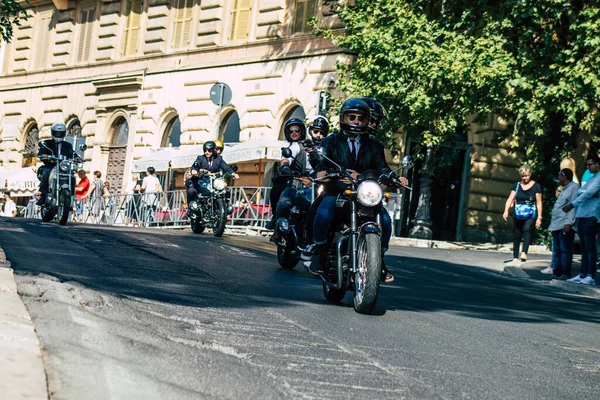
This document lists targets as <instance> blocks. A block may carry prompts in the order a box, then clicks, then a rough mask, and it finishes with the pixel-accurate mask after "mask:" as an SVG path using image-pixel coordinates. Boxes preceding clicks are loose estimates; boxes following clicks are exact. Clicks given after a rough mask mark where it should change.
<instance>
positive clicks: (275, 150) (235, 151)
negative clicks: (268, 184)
mask: <svg viewBox="0 0 600 400" xmlns="http://www.w3.org/2000/svg"><path fill="white" fill-rule="evenodd" d="M287 146H288V143H287V142H285V141H280V140H249V141H247V142H244V143H240V144H237V145H234V146H231V147H225V150H224V151H223V159H224V160H225V162H227V164H236V163H242V162H247V161H255V160H267V161H278V160H280V159H281V148H282V147H287ZM201 154H203V151H202V146H201V145H199V146H185V147H177V148H170V147H169V148H162V149H158V150H154V151H153V152H152V153H150V154H149V155H147V156H145V157H142V158H140V159H139V160H137V161H134V162H133V172H142V171H146V169H147V168H148V167H154V169H155V170H156V171H159V172H161V171H167V170H168V169H169V163H170V164H171V168H173V169H179V168H189V167H191V166H192V164H193V163H194V161H196V157H198V156H199V155H201Z"/></svg>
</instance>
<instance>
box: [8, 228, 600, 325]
mask: <svg viewBox="0 0 600 400" xmlns="http://www.w3.org/2000/svg"><path fill="white" fill-rule="evenodd" d="M19 228H23V229H19ZM0 243H1V245H2V247H3V248H4V250H5V252H6V254H7V257H8V259H9V260H10V261H11V262H12V266H13V268H14V269H15V271H16V272H17V273H20V274H23V273H25V274H46V275H50V276H52V277H55V278H57V279H59V280H61V281H72V282H75V283H78V284H80V285H83V286H85V287H88V288H92V289H95V290H98V291H101V292H104V293H106V294H110V295H116V296H132V297H137V298H141V299H146V300H151V301H159V302H165V303H170V304H173V305H183V306H188V307H210V308H240V309H243V308H249V307H282V306H284V307H295V306H298V305H300V304H302V303H309V304H323V305H325V304H328V303H327V302H326V300H325V299H324V298H323V294H322V289H321V282H320V280H319V279H315V278H313V277H312V276H310V275H309V274H308V273H306V272H304V270H303V268H302V264H301V263H299V265H298V266H297V267H296V269H295V270H293V271H287V270H283V269H282V268H280V267H279V266H278V264H277V260H276V258H275V256H274V255H273V254H272V253H271V251H268V249H269V247H268V246H269V245H268V244H265V243H264V242H263V243H259V242H257V241H256V240H253V239H249V238H236V237H231V236H230V237H225V238H222V239H218V238H213V237H211V236H208V235H193V234H191V233H190V232H187V231H186V232H181V231H179V232H165V231H160V232H158V231H144V230H126V229H119V228H111V227H89V226H87V225H73V226H68V227H66V228H65V227H58V226H56V225H51V224H41V223H39V222H37V221H27V220H25V221H23V220H20V221H13V220H8V221H7V220H6V219H3V220H0ZM265 245H266V247H265ZM440 257H443V252H440ZM386 259H387V262H388V265H389V267H390V269H391V270H392V272H393V273H394V275H395V276H396V280H395V281H394V282H393V283H391V284H386V285H382V288H381V292H380V296H379V301H378V308H377V310H376V313H375V315H379V316H382V315H390V313H389V312H388V313H386V311H408V312H439V311H441V312H449V313H454V314H459V315H464V316H469V317H472V318H480V319H487V320H501V321H512V322H520V323H547V322H557V321H565V322H566V321H568V320H578V321H588V322H595V323H598V322H600V307H598V305H599V304H600V302H599V301H598V300H594V299H588V298H583V297H576V296H572V295H567V294H563V293H560V292H556V291H553V290H551V289H549V288H546V287H544V286H542V285H536V284H532V283H529V282H527V281H520V280H517V279H511V278H506V277H505V276H503V275H501V274H497V273H492V272H490V271H487V270H483V269H480V268H474V267H467V266H463V265H458V264H456V263H451V262H447V261H444V260H441V259H431V256H430V258H417V257H412V258H410V257H398V256H387V257H386ZM40 296H41V297H42V298H43V293H42V292H41V293H40ZM348 299H349V298H348V297H346V302H345V303H344V306H348V305H349V301H348ZM350 302H351V300H350Z"/></svg>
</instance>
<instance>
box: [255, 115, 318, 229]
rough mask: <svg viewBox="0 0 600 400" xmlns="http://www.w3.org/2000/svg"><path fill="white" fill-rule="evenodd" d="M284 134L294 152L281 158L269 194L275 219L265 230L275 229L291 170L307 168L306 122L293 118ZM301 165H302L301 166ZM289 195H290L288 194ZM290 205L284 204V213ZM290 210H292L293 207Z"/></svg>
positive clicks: (285, 128) (288, 121) (272, 219)
mask: <svg viewBox="0 0 600 400" xmlns="http://www.w3.org/2000/svg"><path fill="white" fill-rule="evenodd" d="M283 134H284V136H285V140H286V141H287V142H288V143H290V145H289V146H288V148H289V149H290V150H291V152H292V157H290V158H285V157H283V156H282V157H281V161H280V169H279V176H277V177H275V178H273V179H272V182H273V186H272V187H271V193H270V194H269V201H270V204H271V207H273V210H272V211H273V217H272V218H271V221H269V222H268V223H267V224H266V225H265V228H267V229H275V222H276V221H277V211H276V209H277V207H278V203H279V201H280V198H281V196H282V194H283V192H284V190H285V189H286V188H287V187H288V185H289V184H290V181H291V178H287V177H286V175H289V174H290V173H291V172H292V171H291V169H290V168H294V169H295V171H298V170H299V169H302V168H305V166H306V159H307V156H306V151H305V150H304V147H303V146H302V144H301V142H303V141H304V140H305V139H306V126H305V125H304V122H303V121H302V120H301V119H300V118H291V119H289V120H287V121H286V123H285V124H284V126H283ZM294 160H296V161H294ZM299 163H300V164H301V165H299ZM311 170H312V167H311ZM282 175H283V176H282ZM288 194H290V193H289V192H288ZM288 205H289V203H286V205H284V204H282V212H284V213H285V210H284V209H285V208H286V207H287V206H288ZM292 205H293V202H292ZM289 208H290V209H291V207H289ZM275 236H277V235H275ZM276 238H277V237H276ZM276 238H275V239H276ZM272 239H273V238H272Z"/></svg>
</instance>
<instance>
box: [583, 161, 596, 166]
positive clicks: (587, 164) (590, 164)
mask: <svg viewBox="0 0 600 400" xmlns="http://www.w3.org/2000/svg"><path fill="white" fill-rule="evenodd" d="M594 164H596V163H595V162H591V163H586V164H585V165H586V166H587V167H591V166H592V165H594Z"/></svg>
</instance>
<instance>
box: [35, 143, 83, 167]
mask: <svg viewBox="0 0 600 400" xmlns="http://www.w3.org/2000/svg"><path fill="white" fill-rule="evenodd" d="M56 150H57V143H56V142H54V140H52V139H46V140H42V141H41V142H40V150H39V151H38V157H40V156H42V155H44V154H46V155H49V156H57V155H58V154H56ZM60 154H61V155H63V156H65V157H67V158H74V157H76V156H77V155H76V154H75V152H74V151H73V146H72V145H71V143H69V142H66V141H64V140H63V141H62V142H61V147H60ZM42 162H43V163H44V165H46V166H48V165H50V161H48V160H46V161H42Z"/></svg>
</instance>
